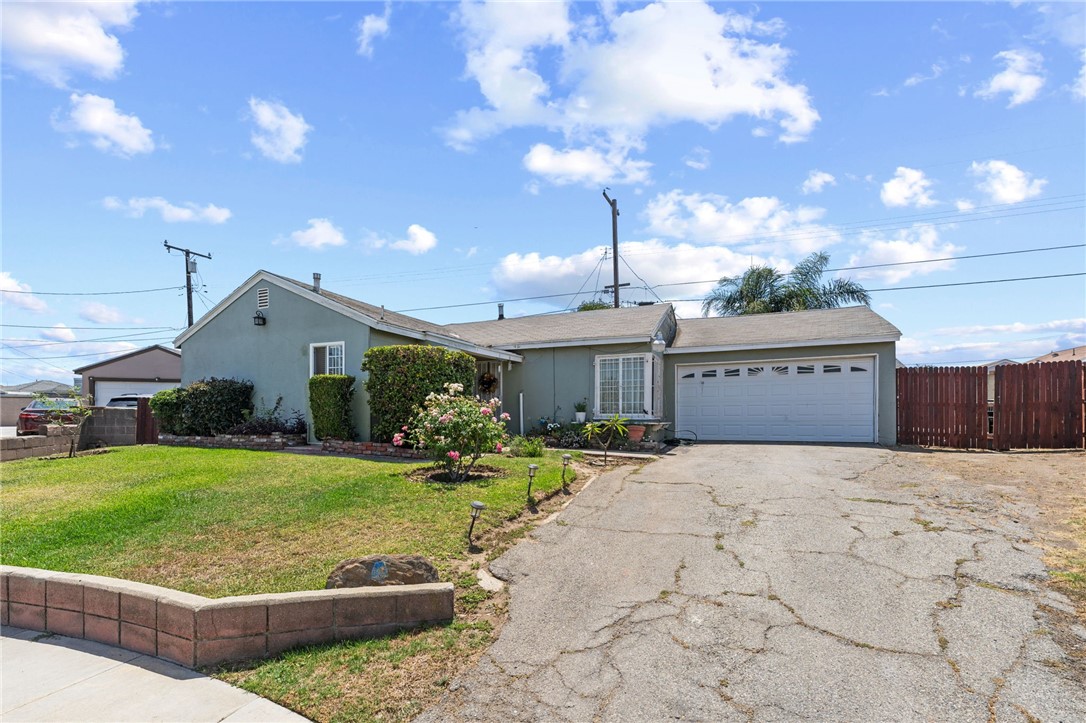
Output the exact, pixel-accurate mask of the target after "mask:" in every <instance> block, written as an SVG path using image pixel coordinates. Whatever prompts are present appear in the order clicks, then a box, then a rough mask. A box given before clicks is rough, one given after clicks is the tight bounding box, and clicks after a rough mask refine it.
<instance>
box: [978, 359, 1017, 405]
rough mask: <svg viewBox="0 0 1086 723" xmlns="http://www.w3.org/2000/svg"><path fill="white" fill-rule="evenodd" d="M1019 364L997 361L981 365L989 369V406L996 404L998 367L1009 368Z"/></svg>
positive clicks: (1009, 360)
mask: <svg viewBox="0 0 1086 723" xmlns="http://www.w3.org/2000/svg"><path fill="white" fill-rule="evenodd" d="M1017 363H1018V362H1016V361H1015V360H1014V359H997V360H996V361H993V362H988V363H987V364H982V365H981V366H985V367H988V402H989V404H991V403H994V402H995V375H996V367H1004V366H1007V365H1008V364H1017Z"/></svg>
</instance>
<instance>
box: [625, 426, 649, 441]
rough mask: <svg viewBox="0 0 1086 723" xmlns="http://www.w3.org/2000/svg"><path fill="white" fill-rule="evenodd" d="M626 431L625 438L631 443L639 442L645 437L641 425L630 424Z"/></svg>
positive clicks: (643, 427)
mask: <svg viewBox="0 0 1086 723" xmlns="http://www.w3.org/2000/svg"><path fill="white" fill-rule="evenodd" d="M627 430H628V431H627V437H628V438H629V440H630V441H631V442H635V443H636V442H640V441H641V440H642V439H643V438H644V437H645V426H644V425H642V424H631V425H629V426H628V427H627Z"/></svg>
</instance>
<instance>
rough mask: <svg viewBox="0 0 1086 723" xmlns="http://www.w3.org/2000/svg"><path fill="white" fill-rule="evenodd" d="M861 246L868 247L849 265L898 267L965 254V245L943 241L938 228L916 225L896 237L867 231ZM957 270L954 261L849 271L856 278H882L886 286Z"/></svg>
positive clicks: (851, 258) (880, 279)
mask: <svg viewBox="0 0 1086 723" xmlns="http://www.w3.org/2000/svg"><path fill="white" fill-rule="evenodd" d="M860 244H861V245H863V246H865V247H866V248H865V249H864V250H863V251H861V252H860V253H857V254H853V255H852V256H850V257H849V259H848V265H849V266H868V265H871V264H898V263H902V262H909V261H926V260H928V259H941V258H946V257H949V256H954V255H955V254H958V253H960V252H961V251H964V248H963V247H961V246H955V245H954V244H952V243H949V242H942V241H940V240H939V232H938V231H937V230H936V229H935V227H934V226H929V225H926V224H916V225H914V226H912V227H911V228H907V229H901V230H900V231H897V232H896V233H895V234H894V235H892V236H889V237H887V236H884V235H883V234H881V233H878V232H871V231H868V232H865V233H863V234H861V236H860ZM952 268H954V262H953V261H936V262H932V263H927V264H911V265H909V266H890V267H886V268H881V269H857V270H853V271H849V272H848V273H849V275H850V276H851V277H852V278H854V279H856V280H862V279H878V280H879V281H881V282H883V283H886V284H897V283H900V282H901V281H904V280H905V279H907V278H909V277H910V276H914V275H917V276H922V275H925V274H930V273H932V272H935V271H947V270H949V269H952Z"/></svg>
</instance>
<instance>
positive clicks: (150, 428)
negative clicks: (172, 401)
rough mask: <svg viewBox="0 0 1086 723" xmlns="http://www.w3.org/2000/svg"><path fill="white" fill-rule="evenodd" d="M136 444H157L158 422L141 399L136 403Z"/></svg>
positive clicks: (145, 402)
mask: <svg viewBox="0 0 1086 723" xmlns="http://www.w3.org/2000/svg"><path fill="white" fill-rule="evenodd" d="M136 444H158V420H156V419H155V415H154V414H152V413H151V405H150V403H149V402H148V401H147V400H146V399H144V398H143V397H140V398H139V399H138V400H137V401H136Z"/></svg>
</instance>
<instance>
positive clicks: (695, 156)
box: [683, 146, 711, 171]
mask: <svg viewBox="0 0 1086 723" xmlns="http://www.w3.org/2000/svg"><path fill="white" fill-rule="evenodd" d="M710 158H711V154H710V153H709V149H708V148H702V147H701V146H695V147H694V148H692V149H691V151H690V153H689V154H688V155H687V156H685V157H684V158H683V163H685V164H686V165H688V166H690V167H691V168H693V169H694V170H695V171H704V170H706V169H707V168H709V159H710Z"/></svg>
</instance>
